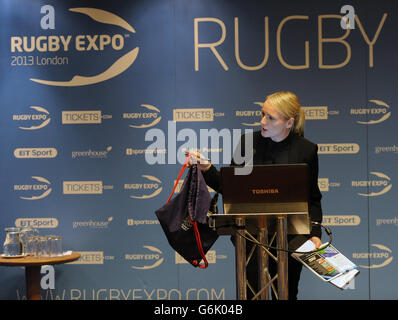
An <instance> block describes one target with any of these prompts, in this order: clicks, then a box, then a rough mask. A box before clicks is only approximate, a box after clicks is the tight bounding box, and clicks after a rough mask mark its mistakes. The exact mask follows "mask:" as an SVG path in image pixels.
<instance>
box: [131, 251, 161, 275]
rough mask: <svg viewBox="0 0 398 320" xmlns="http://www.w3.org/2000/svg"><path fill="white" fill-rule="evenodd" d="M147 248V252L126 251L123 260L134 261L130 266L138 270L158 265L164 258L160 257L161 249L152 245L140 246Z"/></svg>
mask: <svg viewBox="0 0 398 320" xmlns="http://www.w3.org/2000/svg"><path fill="white" fill-rule="evenodd" d="M142 247H143V248H145V249H147V250H148V251H149V253H126V254H125V255H124V258H125V260H128V261H134V265H132V266H131V268H133V269H138V270H149V269H154V268H156V267H158V266H160V265H161V264H162V263H163V261H164V258H162V254H163V253H162V251H160V250H159V249H158V248H155V247H153V246H142Z"/></svg>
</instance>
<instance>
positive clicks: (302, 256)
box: [292, 240, 359, 289]
mask: <svg viewBox="0 0 398 320" xmlns="http://www.w3.org/2000/svg"><path fill="white" fill-rule="evenodd" d="M314 249H315V245H314V243H313V242H312V241H311V240H308V241H306V242H305V243H304V244H303V245H302V246H301V247H299V248H298V249H297V250H296V251H298V252H299V253H298V252H297V253H292V256H293V258H295V259H297V260H298V261H300V262H301V263H302V264H303V265H304V266H306V267H307V268H308V269H309V270H311V271H312V272H313V273H314V274H316V275H317V276H318V277H319V278H320V279H322V280H323V281H327V282H330V283H331V284H333V285H335V286H336V287H338V288H340V289H346V288H347V287H348V286H349V284H350V282H351V281H352V280H353V279H354V278H355V277H356V276H357V275H358V274H359V270H358V266H357V265H355V264H354V263H353V262H352V261H351V260H349V259H348V258H347V257H345V256H344V255H343V254H342V253H341V252H340V251H339V250H337V249H336V248H335V247H334V246H332V245H329V246H328V243H324V244H322V245H321V246H320V250H318V251H315V252H312V251H313V250H314Z"/></svg>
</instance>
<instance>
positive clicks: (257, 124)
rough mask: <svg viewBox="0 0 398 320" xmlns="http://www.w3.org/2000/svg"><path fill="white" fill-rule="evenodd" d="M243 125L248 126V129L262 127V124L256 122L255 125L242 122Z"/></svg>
mask: <svg viewBox="0 0 398 320" xmlns="http://www.w3.org/2000/svg"><path fill="white" fill-rule="evenodd" d="M242 124H243V125H244V126H248V127H257V126H261V123H260V122H254V123H246V122H242Z"/></svg>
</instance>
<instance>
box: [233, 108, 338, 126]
mask: <svg viewBox="0 0 398 320" xmlns="http://www.w3.org/2000/svg"><path fill="white" fill-rule="evenodd" d="M253 104H254V105H256V108H255V109H253V107H252V106H245V107H242V108H240V109H239V110H236V111H235V117H236V118H241V119H244V121H243V122H241V124H242V125H244V126H247V127H258V126H260V125H261V122H260V121H261V108H262V107H263V104H264V102H253ZM302 108H303V110H304V114H305V120H327V119H328V116H329V115H338V114H339V111H338V110H328V107H327V106H302Z"/></svg>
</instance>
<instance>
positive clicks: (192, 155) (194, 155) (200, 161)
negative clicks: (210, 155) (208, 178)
mask: <svg viewBox="0 0 398 320" xmlns="http://www.w3.org/2000/svg"><path fill="white" fill-rule="evenodd" d="M194 164H197V165H198V168H199V169H200V170H201V171H207V170H209V169H210V167H211V163H210V161H209V159H206V158H205V157H203V156H202V155H201V154H200V152H199V151H196V152H192V151H189V157H188V162H187V165H188V167H191V166H193V165H194Z"/></svg>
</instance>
